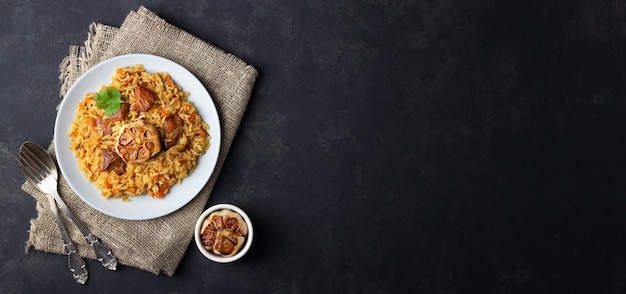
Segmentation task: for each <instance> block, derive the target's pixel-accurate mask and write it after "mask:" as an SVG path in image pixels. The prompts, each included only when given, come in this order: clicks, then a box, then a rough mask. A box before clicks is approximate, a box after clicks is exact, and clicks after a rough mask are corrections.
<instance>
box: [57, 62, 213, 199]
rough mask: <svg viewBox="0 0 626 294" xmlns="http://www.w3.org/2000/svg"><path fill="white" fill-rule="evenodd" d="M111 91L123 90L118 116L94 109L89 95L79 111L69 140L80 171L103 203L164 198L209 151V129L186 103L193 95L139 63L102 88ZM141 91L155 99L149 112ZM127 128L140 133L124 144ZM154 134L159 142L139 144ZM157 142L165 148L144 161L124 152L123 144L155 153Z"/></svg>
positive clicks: (189, 104)
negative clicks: (111, 88) (113, 200)
mask: <svg viewBox="0 0 626 294" xmlns="http://www.w3.org/2000/svg"><path fill="white" fill-rule="evenodd" d="M108 87H113V88H116V89H117V90H119V92H120V94H121V97H122V100H124V104H122V107H121V108H120V110H119V111H118V113H116V114H115V115H112V116H105V115H104V109H102V108H100V107H98V106H96V103H95V94H94V93H88V94H87V95H86V96H85V98H84V99H83V100H82V101H81V103H80V104H79V105H78V109H77V110H76V119H75V120H74V121H73V122H72V125H71V129H70V133H69V134H68V135H69V137H70V149H71V150H72V151H73V152H74V154H75V155H76V157H77V159H78V165H79V168H80V169H81V170H82V171H83V173H84V174H85V177H87V179H88V180H89V181H90V182H93V183H95V185H96V186H97V187H98V189H100V191H101V192H102V195H103V196H104V197H105V198H123V200H129V199H130V198H129V197H131V196H138V195H145V194H148V195H150V196H153V197H156V198H162V197H164V196H165V195H166V194H167V193H168V191H169V189H170V188H171V187H172V186H173V185H174V184H176V183H179V184H180V183H182V181H183V179H184V178H185V177H186V176H187V175H188V174H190V173H191V172H192V171H193V169H194V168H195V167H196V164H197V163H198V158H199V157H200V156H202V155H203V154H204V153H205V152H206V151H207V150H208V148H209V146H210V143H209V139H210V135H209V133H208V130H209V126H208V124H207V123H206V122H204V121H203V120H202V118H201V117H200V115H199V113H198V112H197V109H196V108H195V106H194V105H193V103H192V102H190V101H188V100H187V98H188V96H189V93H188V92H185V91H183V90H182V89H181V88H180V86H178V85H177V84H176V83H175V82H174V81H173V80H172V78H171V77H170V75H169V74H168V73H167V72H157V73H148V72H147V71H146V70H145V69H144V67H143V65H140V64H138V65H135V66H133V67H125V68H117V69H116V71H115V74H114V75H113V77H112V81H111V84H109V85H108V86H103V87H102V88H101V89H104V88H108ZM140 90H142V91H149V92H148V93H150V95H152V96H151V97H153V98H152V99H153V100H154V101H150V103H149V104H148V105H147V107H146V101H145V99H142V97H141V96H143V94H142V93H143V92H142V91H140ZM138 95H139V96H138ZM137 126H139V127H137ZM128 128H130V129H131V130H132V132H135V133H139V132H142V133H141V134H137V137H134V138H130V139H128V140H124V138H125V137H124V136H126V135H123V134H121V133H120V132H122V133H124V134H131V133H132V132H130V131H128ZM146 130H147V131H146ZM154 130H157V131H154ZM155 132H156V133H157V134H152V135H156V136H157V137H158V141H157V140H152V141H151V142H150V143H145V144H144V143H142V142H140V139H139V138H140V137H141V136H147V134H149V133H155ZM130 136H132V134H131V135H130ZM155 142H156V143H157V144H161V145H162V147H160V148H158V149H157V150H156V151H157V152H153V153H156V154H149V158H147V159H144V160H141V161H140V160H138V159H137V153H134V154H130V155H128V154H127V153H121V152H122V151H120V150H122V149H123V148H121V147H126V146H121V145H126V144H139V145H138V147H137V148H144V147H145V146H148V147H149V148H153V145H148V144H154V143H155ZM141 144H144V145H141ZM144 149H145V148H144ZM139 153H141V152H139ZM127 155H128V156H127Z"/></svg>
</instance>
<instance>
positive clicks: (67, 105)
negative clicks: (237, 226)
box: [54, 54, 221, 220]
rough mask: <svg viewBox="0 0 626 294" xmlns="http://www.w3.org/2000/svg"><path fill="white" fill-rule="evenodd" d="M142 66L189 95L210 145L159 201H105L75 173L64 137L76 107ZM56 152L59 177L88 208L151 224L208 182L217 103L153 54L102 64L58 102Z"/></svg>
mask: <svg viewBox="0 0 626 294" xmlns="http://www.w3.org/2000/svg"><path fill="white" fill-rule="evenodd" d="M135 64H143V66H144V68H145V70H146V71H148V72H150V73H154V72H163V71H166V72H169V74H170V76H171V77H172V79H173V80H174V82H176V83H177V84H178V85H179V86H180V87H181V88H182V89H183V91H189V94H190V95H189V101H193V103H194V105H195V107H196V108H197V110H198V112H199V113H200V115H201V117H202V119H203V120H204V121H205V122H206V123H207V124H209V134H210V135H211V142H210V143H211V146H210V147H209V149H208V150H207V152H206V153H205V154H204V155H202V156H201V157H200V158H199V161H198V165H197V166H196V169H195V170H194V171H193V172H192V173H191V174H190V175H188V176H187V177H186V178H184V179H183V182H182V184H175V185H174V186H172V188H171V189H170V191H169V193H168V194H167V195H165V197H164V198H162V199H157V198H152V197H151V196H148V195H144V196H136V197H131V198H130V202H123V201H122V200H121V199H106V198H104V197H103V196H102V194H101V193H100V190H98V188H96V186H95V184H94V183H90V182H89V181H88V180H87V178H85V176H84V174H83V172H82V171H81V170H80V169H79V168H78V160H77V158H76V156H75V154H74V152H73V151H72V150H70V149H69V146H70V138H69V136H68V134H69V132H70V127H71V124H72V122H73V121H74V120H75V119H76V113H75V112H76V107H77V106H78V104H79V103H80V102H81V101H82V100H83V98H85V95H86V94H87V93H90V92H92V93H93V92H96V91H97V90H98V89H99V88H100V87H101V86H105V85H108V84H110V83H111V77H112V76H113V75H114V73H115V69H116V68H119V67H128V66H133V65H135ZM54 134H55V136H54V137H55V140H54V147H55V149H56V152H57V160H58V162H59V167H60V169H61V172H62V173H63V175H64V176H65V178H66V179H67V182H68V183H69V185H70V187H72V189H73V190H74V191H75V192H76V194H78V196H79V197H80V198H81V199H82V200H83V201H85V202H86V203H87V204H89V205H90V206H91V207H93V208H95V209H97V210H99V211H101V212H102V213H105V214H108V215H110V216H113V217H117V218H121V219H128V220H145V219H152V218H157V217H161V216H164V215H167V214H169V213H172V212H174V211H176V210H178V209H179V208H181V207H183V206H184V205H185V204H187V203H188V202H189V201H191V200H192V199H193V198H194V197H196V195H197V194H198V192H200V190H201V189H202V188H203V187H204V185H205V184H206V183H207V181H208V180H209V178H210V177H211V174H212V173H213V170H214V169H215V165H216V163H217V157H218V155H219V149H220V143H221V130H220V122H219V117H218V114H217V109H216V108H215V104H214V103H213V100H212V99H211V96H210V95H209V93H208V92H207V90H206V88H204V86H203V85H202V83H201V82H200V81H199V80H198V79H197V78H196V77H195V76H194V75H193V74H192V73H191V72H189V71H188V70H187V69H185V68H184V67H182V66H180V65H179V64H177V63H175V62H173V61H171V60H168V59H165V58H162V57H158V56H154V55H145V54H130V55H122V56H118V57H114V58H111V59H108V60H106V61H103V62H102V63H100V64H98V65H96V66H94V67H93V68H91V69H90V70H88V71H87V72H86V73H85V74H83V75H82V76H81V77H80V78H79V79H78V80H77V81H76V82H75V83H74V85H73V86H72V87H71V88H70V90H69V91H68V92H67V95H66V96H65V98H64V99H63V101H62V103H61V107H60V109H59V112H58V113H57V118H56V122H55V125H54Z"/></svg>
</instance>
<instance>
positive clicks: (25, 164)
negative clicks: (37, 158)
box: [19, 153, 44, 184]
mask: <svg viewBox="0 0 626 294" xmlns="http://www.w3.org/2000/svg"><path fill="white" fill-rule="evenodd" d="M19 163H20V165H21V166H22V169H23V171H24V176H26V178H27V179H29V178H30V180H31V181H33V182H34V184H37V183H39V182H41V181H43V179H44V178H43V176H42V175H41V174H40V173H38V172H36V170H37V169H36V168H35V166H34V162H33V160H32V159H31V158H29V157H28V155H23V154H21V153H20V160H19Z"/></svg>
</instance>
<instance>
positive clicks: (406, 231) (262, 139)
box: [0, 0, 626, 293]
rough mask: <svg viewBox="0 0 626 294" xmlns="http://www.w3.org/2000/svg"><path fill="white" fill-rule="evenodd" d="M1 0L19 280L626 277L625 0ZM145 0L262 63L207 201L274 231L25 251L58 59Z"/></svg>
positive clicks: (336, 288) (449, 281) (128, 285)
mask: <svg viewBox="0 0 626 294" xmlns="http://www.w3.org/2000/svg"><path fill="white" fill-rule="evenodd" d="M548 2H556V1H540V0H529V1H496V0H486V1H478V0H476V1H458V0H444V1H404V0H353V1H271V0H270V1H266V0H255V1H194V0H186V1H133V0H124V1H99V2H94V3H90V2H88V1H81V0H75V1H28V0H0V69H1V70H0V89H1V94H0V97H1V98H0V99H1V101H0V105H1V106H0V109H1V115H0V125H1V127H0V160H1V165H0V173H1V175H2V177H0V179H1V182H0V211H2V214H1V216H0V292H1V293H32V292H34V291H35V290H46V292H47V291H50V292H68V291H70V292H73V291H78V290H87V291H90V292H100V291H101V292H109V293H120V292H121V293H145V292H153V293H206V292H215V293H245V292H256V293H406V292H413V293H625V292H626V259H625V258H624V256H625V252H626V238H625V236H626V227H625V224H626V215H625V214H624V211H625V207H626V195H625V192H626V191H625V190H626V181H625V180H626V156H625V154H626V152H625V151H626V132H625V127H626V88H625V85H626V80H625V79H626V73H625V69H626V2H623V1H560V2H565V3H558V4H553V3H548ZM140 5H145V6H146V7H147V8H148V9H151V10H153V11H154V12H156V13H157V14H158V15H160V16H161V17H163V18H164V19H166V20H167V21H168V22H170V23H172V24H174V25H176V26H178V27H180V28H182V29H184V30H186V31H188V32H190V33H192V34H195V35H196V36H198V37H200V38H203V39H205V40H207V41H208V42H210V43H212V44H214V45H216V46H218V47H220V48H222V49H224V50H225V51H228V52H230V53H233V54H234V55H236V56H238V57H240V58H242V59H243V60H245V61H247V62H248V63H250V64H252V65H253V66H254V67H255V68H257V69H258V70H259V73H260V75H259V78H258V80H257V83H256V85H255V88H254V91H253V93H252V99H251V101H250V104H249V106H248V109H247V111H246V115H245V117H244V119H243V122H242V124H241V127H240V129H239V132H238V135H237V138H236V139H235V141H234V145H233V148H232V149H231V151H230V154H229V157H228V159H227V161H226V163H225V165H224V169H223V170H222V173H221V175H220V177H219V180H218V182H217V185H216V187H215V190H214V193H213V194H212V196H211V199H210V200H209V205H211V204H215V203H220V202H228V203H233V204H236V205H238V206H240V207H242V208H243V209H244V210H246V211H247V212H248V213H249V214H250V216H251V217H252V219H253V221H254V224H255V231H256V232H255V243H254V246H253V248H252V251H251V252H250V253H249V255H248V256H246V257H245V258H244V259H242V260H240V261H238V262H236V263H233V264H228V265H220V264H216V263H212V262H210V261H208V260H206V259H205V258H203V257H202V256H201V254H200V253H199V252H198V251H197V250H196V249H195V247H194V246H193V244H192V246H190V247H189V250H188V251H187V254H186V256H185V258H184V259H183V261H182V263H181V265H180V267H179V269H178V271H177V273H176V274H175V276H173V277H166V276H155V275H152V274H150V273H147V272H144V271H140V270H137V269H134V268H128V267H121V268H120V269H119V270H118V272H106V271H105V270H104V269H102V268H101V267H100V266H99V265H98V264H97V263H94V261H91V260H90V261H88V268H89V270H90V279H89V282H88V285H86V286H79V285H76V284H74V282H73V281H72V280H71V278H70V277H69V273H68V272H67V271H66V265H65V262H66V260H65V258H63V257H62V256H60V255H55V254H48V253H43V252H39V251H35V250H31V251H30V252H28V253H25V252H24V249H23V246H24V242H25V241H26V239H27V236H28V235H27V230H28V228H29V220H30V219H31V218H33V217H35V216H36V211H35V202H34V200H33V199H32V198H31V197H29V196H28V195H27V194H26V193H24V192H22V191H21V190H20V188H19V187H20V185H21V184H22V182H23V181H24V178H23V176H22V174H21V172H20V171H19V168H18V166H17V164H16V163H15V161H14V160H13V159H12V157H11V155H12V154H15V152H16V151H17V149H18V147H19V145H20V144H21V143H22V142H23V141H25V140H32V141H35V142H37V143H39V144H42V145H47V144H48V143H49V142H50V140H51V138H52V135H53V124H54V120H55V114H56V111H55V107H56V105H57V104H58V103H59V101H60V98H59V95H58V92H59V87H60V82H59V80H58V75H59V71H58V66H59V63H60V62H61V60H62V58H63V57H64V56H66V55H67V54H68V48H69V46H70V45H82V44H83V42H84V40H85V39H86V37H87V28H88V26H89V24H90V23H91V22H101V23H105V24H109V25H113V26H119V25H120V24H121V23H122V21H123V20H124V18H125V17H126V15H127V14H128V12H129V11H130V10H136V9H137V8H138V7H139V6H140Z"/></svg>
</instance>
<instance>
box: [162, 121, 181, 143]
mask: <svg viewBox="0 0 626 294" xmlns="http://www.w3.org/2000/svg"><path fill="white" fill-rule="evenodd" d="M184 124H185V121H184V120H183V119H182V118H180V116H178V114H173V115H170V116H168V117H166V118H165V120H164V121H163V143H164V145H165V147H166V148H170V147H172V146H174V145H176V143H177V142H178V138H180V135H181V134H182V132H183V126H184Z"/></svg>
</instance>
